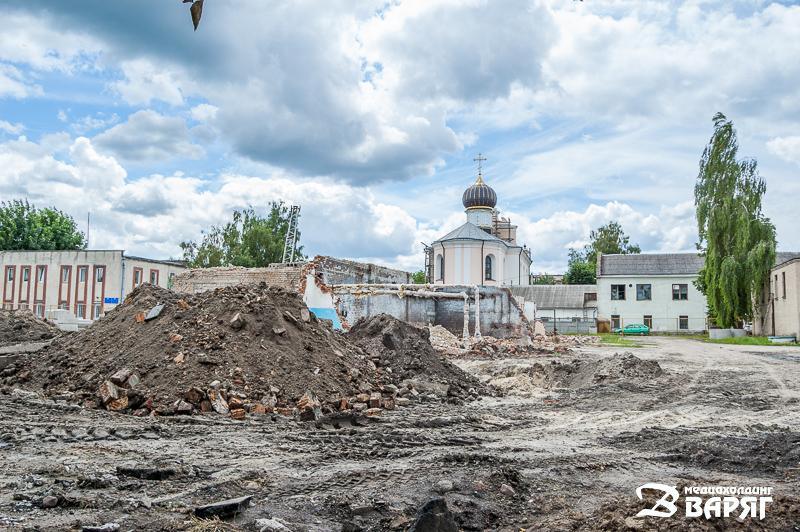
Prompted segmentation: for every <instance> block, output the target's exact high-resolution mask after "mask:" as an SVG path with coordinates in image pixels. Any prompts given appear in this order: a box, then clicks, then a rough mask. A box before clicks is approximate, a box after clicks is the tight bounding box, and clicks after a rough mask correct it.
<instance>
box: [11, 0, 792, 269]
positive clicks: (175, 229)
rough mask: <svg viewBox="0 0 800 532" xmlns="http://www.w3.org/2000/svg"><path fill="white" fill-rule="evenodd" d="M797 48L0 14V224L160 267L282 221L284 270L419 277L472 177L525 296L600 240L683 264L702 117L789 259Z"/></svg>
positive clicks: (537, 20)
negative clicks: (233, 217)
mask: <svg viewBox="0 0 800 532" xmlns="http://www.w3.org/2000/svg"><path fill="white" fill-rule="evenodd" d="M798 27H800V6H798V5H797V3H796V2H770V1H766V0H687V1H678V0H587V1H585V2H573V1H568V0H524V1H521V0H520V1H517V0H502V1H500V0H495V1H492V2H489V1H488V0H425V1H422V0H419V1H417V0H415V1H407V0H394V1H392V2H385V1H383V0H380V1H377V0H376V1H369V0H365V1H363V2H358V3H354V2H348V1H345V0H331V1H329V2H325V3H320V2H313V1H311V0H307V1H306V0H293V1H288V0H287V1H274V2H272V1H271V2H262V1H259V0H206V7H205V14H204V20H203V23H202V25H201V27H200V29H199V31H197V32H196V33H195V32H192V31H191V24H190V20H189V14H188V7H187V6H186V5H184V4H182V3H181V2H179V1H178V0H174V1H165V0H137V1H136V2H133V1H132V0H117V1H114V2H108V1H107V0H74V1H70V2H53V1H47V0H7V1H5V2H3V4H2V5H0V200H8V199H13V198H28V199H30V200H31V201H32V202H34V203H35V204H37V205H40V206H45V205H52V206H56V207H58V208H60V209H62V210H64V211H66V212H68V213H70V214H72V215H73V216H74V217H75V218H76V219H77V220H79V221H80V223H81V225H82V228H84V226H85V222H84V220H85V219H86V213H87V211H91V212H92V219H93V225H92V242H91V245H92V247H98V248H123V249H126V250H128V251H129V252H131V253H135V254H137V255H147V256H153V257H169V256H178V255H179V248H178V243H179V242H181V241H182V240H187V239H197V238H199V237H200V234H201V231H202V230H203V229H204V228H206V227H208V226H209V225H211V224H216V223H223V222H224V221H226V219H227V218H228V217H229V216H230V213H231V212H232V211H233V210H234V209H236V208H241V207H245V206H247V205H253V206H256V207H259V206H265V205H267V204H268V202H269V201H272V200H277V199H283V200H285V201H287V202H295V203H299V204H301V205H302V207H303V217H302V222H301V229H302V231H303V244H304V245H305V249H306V250H307V252H309V253H312V254H316V253H320V254H331V255H336V256H340V257H348V258H354V259H360V260H371V261H375V262H379V263H383V264H389V265H394V266H398V267H402V268H406V269H418V268H419V267H421V265H422V255H421V244H420V242H430V241H432V240H434V239H435V238H436V237H437V236H440V235H442V234H444V233H446V232H448V231H449V230H451V229H453V228H454V227H456V226H457V225H459V224H460V223H462V222H463V220H464V214H463V210H462V206H461V203H460V201H461V193H462V191H463V190H464V188H466V187H467V186H468V185H469V184H470V183H471V182H472V181H473V180H474V173H475V170H474V163H473V161H472V159H473V158H474V157H475V155H476V154H477V153H478V152H482V153H483V154H485V155H486V156H487V157H488V161H487V163H486V165H485V173H486V179H487V181H488V182H489V184H490V185H492V186H493V187H494V188H495V189H496V191H497V193H498V197H499V204H498V207H499V208H500V210H501V211H502V213H503V214H504V215H507V216H510V217H511V218H512V221H513V222H514V223H516V224H518V225H519V236H520V238H521V239H522V240H523V241H524V242H525V243H527V244H528V245H529V246H530V247H531V248H532V249H533V255H534V265H533V268H532V269H533V271H535V272H544V271H546V272H559V271H563V269H564V268H565V266H566V256H567V252H568V249H569V248H570V247H571V246H581V245H583V244H584V243H585V242H586V239H587V237H588V233H589V231H590V230H591V229H593V228H596V227H597V226H599V225H601V224H603V223H605V222H607V221H610V220H619V221H620V222H621V223H622V224H623V227H624V228H625V230H626V231H627V232H628V233H629V234H630V235H631V236H632V240H633V241H635V242H637V243H639V244H640V245H641V246H642V248H643V250H645V251H684V250H691V249H693V248H694V243H695V240H696V227H695V221H694V210H693V204H692V187H693V185H694V181H695V178H696V174H697V164H698V159H699V156H700V153H701V152H702V149H703V147H704V145H705V143H706V141H707V140H708V137H709V136H710V134H711V117H712V116H713V115H714V113H716V112H717V111H722V112H724V113H725V114H727V115H728V117H729V118H731V119H733V120H734V123H735V124H736V126H737V129H738V132H739V139H740V154H741V155H742V156H747V157H755V158H757V160H758V161H759V165H760V168H761V173H762V175H763V176H764V177H765V178H766V179H767V183H768V193H767V196H766V198H765V210H766V213H767V215H768V216H770V217H771V218H772V219H773V221H774V222H775V224H776V226H777V229H778V237H779V247H780V248H781V249H784V250H792V249H800V231H798V230H797V224H796V214H795V212H794V210H795V203H796V198H797V197H798V193H800V179H798V170H800V127H798V118H800V93H798V91H797V87H798V86H800V61H798V60H797V57H800V32H798V31H797V28H798Z"/></svg>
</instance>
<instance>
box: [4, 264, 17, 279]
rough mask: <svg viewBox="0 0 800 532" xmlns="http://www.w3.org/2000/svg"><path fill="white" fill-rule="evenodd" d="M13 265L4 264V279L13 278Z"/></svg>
mask: <svg viewBox="0 0 800 532" xmlns="http://www.w3.org/2000/svg"><path fill="white" fill-rule="evenodd" d="M14 269H15V268H14V266H6V279H8V280H9V282H10V281H13V280H14Z"/></svg>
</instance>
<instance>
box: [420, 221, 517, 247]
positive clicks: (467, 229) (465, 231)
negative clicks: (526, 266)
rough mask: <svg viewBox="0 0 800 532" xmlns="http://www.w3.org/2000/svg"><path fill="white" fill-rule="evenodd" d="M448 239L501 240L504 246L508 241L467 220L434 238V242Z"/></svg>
mask: <svg viewBox="0 0 800 532" xmlns="http://www.w3.org/2000/svg"><path fill="white" fill-rule="evenodd" d="M449 240H484V241H489V242H502V243H503V244H505V245H506V246H507V245H508V242H506V241H505V240H503V239H500V238H497V237H496V236H494V235H491V234H489V233H487V232H486V231H484V230H483V229H481V228H480V227H478V226H477V225H475V224H471V223H469V222H466V223H465V224H464V225H462V226H461V227H458V228H456V229H453V230H452V231H450V232H449V233H447V234H446V235H444V236H443V237H442V238H440V239H438V240H436V242H434V244H436V243H438V242H446V241H449Z"/></svg>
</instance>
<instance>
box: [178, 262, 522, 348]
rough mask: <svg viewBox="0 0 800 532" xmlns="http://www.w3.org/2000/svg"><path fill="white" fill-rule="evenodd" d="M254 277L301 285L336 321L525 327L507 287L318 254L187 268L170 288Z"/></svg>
mask: <svg viewBox="0 0 800 532" xmlns="http://www.w3.org/2000/svg"><path fill="white" fill-rule="evenodd" d="M260 282H264V283H266V284H267V285H270V286H279V287H282V288H286V289H289V290H294V291H296V292H299V293H301V294H302V295H303V301H304V302H305V303H306V305H307V306H308V308H309V309H310V310H311V311H312V312H313V313H314V314H315V315H316V316H317V317H318V318H321V319H326V320H330V321H331V322H332V323H333V326H334V328H336V329H349V328H350V326H351V325H353V324H354V323H355V322H356V321H358V319H360V318H371V317H373V316H376V315H378V314H388V315H390V316H393V317H395V318H398V319H401V320H403V321H406V322H409V323H416V324H421V325H427V324H432V325H441V326H443V327H445V328H446V329H448V330H449V331H451V332H452V333H454V334H457V335H458V336H467V335H469V336H473V335H475V336H480V335H481V334H488V335H491V336H497V337H506V336H516V335H519V334H527V333H528V332H529V331H528V328H529V324H528V320H527V319H526V318H525V315H524V312H523V309H522V307H521V306H520V305H519V302H518V301H516V300H515V298H514V297H513V296H512V294H511V292H510V291H509V290H508V289H507V288H500V287H483V286H482V287H475V286H460V285H435V286H434V285H417V284H412V283H411V274H410V273H409V272H404V271H401V270H395V269H392V268H386V267H384V266H378V265H376V264H367V263H359V262H354V261H348V260H343V259H337V258H334V257H326V256H317V257H314V259H313V260H311V261H308V262H304V263H290V264H272V265H270V266H268V267H266V268H240V267H226V268H201V269H192V270H190V271H188V272H186V273H184V274H181V275H179V276H178V277H177V278H176V279H175V283H174V289H175V290H176V291H178V292H187V293H198V292H204V291H207V290H214V289H217V288H223V287H228V286H235V285H239V284H252V283H260ZM476 295H477V298H476Z"/></svg>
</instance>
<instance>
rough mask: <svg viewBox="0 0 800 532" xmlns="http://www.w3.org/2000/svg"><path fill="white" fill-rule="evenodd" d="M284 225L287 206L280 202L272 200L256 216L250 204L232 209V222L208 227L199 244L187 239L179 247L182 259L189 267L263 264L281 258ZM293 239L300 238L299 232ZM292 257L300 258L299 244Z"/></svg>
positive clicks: (301, 251)
mask: <svg viewBox="0 0 800 532" xmlns="http://www.w3.org/2000/svg"><path fill="white" fill-rule="evenodd" d="M288 228H289V207H288V206H286V205H285V204H284V203H283V202H282V201H281V202H272V204H271V206H270V211H269V214H268V215H267V216H266V217H263V216H260V215H258V214H257V213H256V212H255V210H254V209H253V208H252V207H249V208H247V209H244V210H241V211H238V210H237V211H234V213H233V220H232V221H230V222H228V223H227V224H225V225H224V226H216V225H214V226H211V228H210V229H209V230H208V231H207V232H204V234H203V240H202V242H200V243H199V244H197V243H196V242H193V241H188V242H181V244H180V246H181V249H182V250H183V258H184V260H186V261H187V262H188V263H189V265H190V266H191V267H193V268H211V267H214V266H244V267H248V268H252V267H257V266H266V265H268V264H270V263H273V262H280V261H281V260H282V259H283V244H284V241H285V238H286V231H287V230H288ZM297 239H298V241H299V240H300V231H298V232H297ZM296 256H297V257H300V258H301V259H303V258H304V256H303V247H302V246H298V248H297V251H296Z"/></svg>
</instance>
